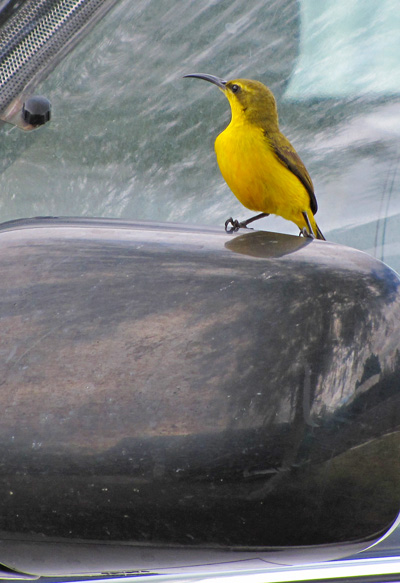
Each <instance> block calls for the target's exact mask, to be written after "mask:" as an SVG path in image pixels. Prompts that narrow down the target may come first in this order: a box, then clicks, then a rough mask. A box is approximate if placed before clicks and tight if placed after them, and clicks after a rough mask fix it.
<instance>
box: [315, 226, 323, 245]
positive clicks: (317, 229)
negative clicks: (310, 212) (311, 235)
mask: <svg viewBox="0 0 400 583" xmlns="http://www.w3.org/2000/svg"><path fill="white" fill-rule="evenodd" d="M315 227H316V229H315V231H316V232H315V236H316V238H317V239H321V240H322V241H326V239H325V237H324V236H323V234H322V233H321V229H320V228H319V227H318V225H317V223H315Z"/></svg>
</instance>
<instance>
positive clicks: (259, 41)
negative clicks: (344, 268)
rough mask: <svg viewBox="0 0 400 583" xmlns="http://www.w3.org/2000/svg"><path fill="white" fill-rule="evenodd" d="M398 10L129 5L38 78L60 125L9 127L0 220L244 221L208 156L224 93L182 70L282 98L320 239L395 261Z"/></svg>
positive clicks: (198, 0)
mask: <svg viewBox="0 0 400 583" xmlns="http://www.w3.org/2000/svg"><path fill="white" fill-rule="evenodd" d="M399 20H400V12H399V10H398V4H397V1H396V0H382V1H381V2H379V3H376V2H370V1H368V2H365V0H352V1H350V2H349V0H337V1H336V2H334V3H332V2H331V1H328V0H320V1H319V2H315V1H314V0H270V1H268V2H265V1H264V0H263V1H261V0H258V1H256V0H249V1H248V2H242V1H240V0H237V1H226V0H191V1H187V2H177V1H176V0H164V1H163V2H158V1H157V0H137V1H135V2H131V1H130V0H120V1H119V2H117V4H116V5H115V6H114V7H113V8H112V10H111V11H110V12H108V13H107V14H106V15H105V16H104V18H103V19H102V20H101V21H100V22H99V23H98V24H97V25H96V27H95V28H94V29H93V30H92V31H90V33H89V34H87V35H86V36H85V37H84V38H83V40H82V41H81V42H80V44H79V45H78V46H77V47H76V48H75V49H74V50H73V51H72V52H70V53H69V54H68V55H67V56H66V58H65V59H63V60H62V61H61V62H60V63H59V64H58V66H57V68H55V69H54V70H53V71H52V72H51V73H50V74H49V75H48V77H47V78H46V79H45V80H44V81H42V82H41V83H40V84H39V85H38V86H37V87H36V88H35V92H36V93H40V94H42V95H45V96H46V97H48V98H49V99H50V100H51V102H52V107H53V109H52V120H51V123H49V124H46V125H45V126H44V127H41V128H39V129H38V130H36V131H32V132H23V131H21V130H20V129H18V128H16V127H14V126H12V125H8V124H4V125H3V126H2V128H1V130H0V131H1V134H2V136H1V137H2V139H1V149H2V155H1V158H0V169H1V194H0V213H1V215H0V218H1V220H2V221H7V220H11V219H16V218H22V217H32V216H43V215H45V216H48V215H52V216H65V215H68V216H88V217H115V218H122V219H129V220H152V221H153V220H156V221H173V222H184V223H196V224H199V225H202V224H203V225H216V226H220V227H221V228H223V225H224V222H225V220H226V219H227V218H228V217H230V216H233V217H235V218H238V219H245V218H248V217H250V216H251V215H252V214H254V213H252V212H251V211H249V210H247V209H245V208H244V207H243V206H242V205H241V204H240V203H239V202H238V201H237V199H236V198H235V197H234V195H233V194H232V192H231V191H230V190H229V188H228V186H227V185H226V183H225V182H224V180H223V178H222V176H221V174H220V172H219V169H218V166H217V162H216V159H215V154H214V140H215V138H216V136H217V135H218V134H219V133H220V132H221V131H222V130H223V129H224V128H225V127H226V125H227V124H228V122H229V119H230V111H229V105H228V102H227V101H226V99H225V98H224V96H223V95H222V93H221V92H220V91H218V90H217V88H216V87H215V86H212V85H211V84H209V83H204V82H202V81H198V80H195V79H183V75H184V74H187V73H208V74H212V75H217V76H220V77H222V78H224V79H232V78H238V77H245V78H249V79H257V80H260V81H262V82H263V83H264V84H266V85H268V86H269V87H270V88H271V90H272V91H273V93H274V94H275V96H276V99H277V103H278V110H279V115H280V123H281V129H282V131H283V132H284V133H285V135H286V136H287V137H288V138H289V140H290V141H291V142H292V144H293V145H294V147H295V148H296V150H297V152H298V154H299V155H300V157H301V159H302V160H303V162H304V164H305V166H306V167H307V169H308V171H309V173H310V175H311V177H312V180H313V182H314V186H315V192H316V196H317V199H318V205H319V210H318V215H317V221H318V224H319V226H320V228H321V230H322V232H323V233H324V235H325V236H326V238H327V239H328V240H331V241H336V242H339V243H344V244H346V245H350V246H354V247H357V248H359V249H362V250H365V251H367V252H369V253H371V254H372V255H374V256H375V257H378V258H379V259H383V260H384V261H385V262H387V263H388V264H389V265H390V266H392V267H393V268H394V269H397V270H400V246H399V239H400V235H399V232H400V229H399V228H398V227H399V217H400V215H399V213H400V202H399V196H398V190H399V184H400V182H399V180H400V176H399V174H398V172H397V168H398V164H399V146H398V144H399V134H400V95H399V88H400V66H399V61H398V54H399V49H400V47H399V45H400V35H399V30H400V22H399ZM256 228H262V229H266V230H273V231H280V232H286V233H292V234H297V233H298V229H297V228H296V226H295V225H294V224H292V223H289V222H287V221H285V220H283V219H278V218H275V217H268V218H266V219H263V220H262V221H260V223H259V224H257V227H256Z"/></svg>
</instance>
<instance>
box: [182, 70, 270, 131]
mask: <svg viewBox="0 0 400 583" xmlns="http://www.w3.org/2000/svg"><path fill="white" fill-rule="evenodd" d="M184 77H195V78H197V79H204V81H209V82H210V83H213V84H214V85H216V86H217V87H218V88H219V89H221V91H222V92H223V93H224V95H225V96H226V97H227V99H228V101H229V103H230V106H231V110H232V120H233V121H238V122H239V121H241V120H242V121H247V122H250V123H255V124H257V125H260V126H262V127H265V129H267V128H270V129H278V128H279V122H278V111H277V108H276V101H275V97H274V96H273V93H272V91H271V90H270V89H268V87H266V86H265V85H263V84H262V83H260V81H252V80H251V79H232V80H231V81H225V80H224V79H220V78H219V77H215V76H214V75H207V74H202V73H191V74H189V75H184Z"/></svg>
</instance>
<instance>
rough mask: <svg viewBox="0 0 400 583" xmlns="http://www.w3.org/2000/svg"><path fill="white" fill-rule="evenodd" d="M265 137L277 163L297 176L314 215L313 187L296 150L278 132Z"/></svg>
mask: <svg viewBox="0 0 400 583" xmlns="http://www.w3.org/2000/svg"><path fill="white" fill-rule="evenodd" d="M265 137H266V138H267V139H268V141H269V143H270V145H271V147H272V149H273V151H274V153H275V155H276V157H277V158H278V159H279V161H280V162H282V164H283V165H284V166H286V168H288V170H290V171H291V172H292V173H293V174H294V175H295V176H297V178H298V179H299V180H300V182H301V183H302V185H303V186H304V188H305V189H306V191H307V192H308V194H309V196H310V208H311V211H312V213H313V214H314V215H315V213H316V212H317V210H318V204H317V199H316V198H315V193H314V185H313V183H312V180H311V178H310V175H309V173H308V172H307V169H306V167H305V166H304V164H303V162H302V161H301V160H300V157H299V155H298V154H297V152H296V150H295V149H294V148H293V146H292V144H291V143H290V142H289V140H288V139H287V138H285V136H284V135H283V134H281V133H280V132H279V133H277V134H274V135H271V134H269V133H267V132H265Z"/></svg>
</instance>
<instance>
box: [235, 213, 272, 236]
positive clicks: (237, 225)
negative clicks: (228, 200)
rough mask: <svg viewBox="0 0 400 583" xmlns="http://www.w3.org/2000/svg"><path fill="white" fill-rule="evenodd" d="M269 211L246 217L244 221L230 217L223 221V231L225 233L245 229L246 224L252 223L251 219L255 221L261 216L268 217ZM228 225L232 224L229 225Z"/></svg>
mask: <svg viewBox="0 0 400 583" xmlns="http://www.w3.org/2000/svg"><path fill="white" fill-rule="evenodd" d="M268 216H269V213H260V214H258V215H255V216H254V217H251V218H250V219H247V220H246V221H238V220H237V219H233V218H232V217H230V218H229V219H228V220H227V221H225V231H226V232H227V233H236V231H238V230H239V229H246V228H247V225H248V224H250V223H252V222H253V221H257V220H258V219H262V218H263V217H268ZM229 225H232V226H231V227H229Z"/></svg>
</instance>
